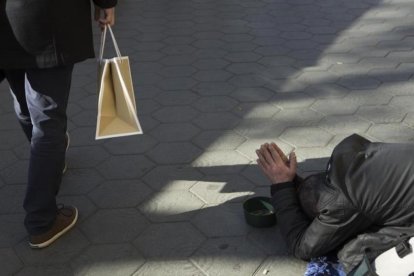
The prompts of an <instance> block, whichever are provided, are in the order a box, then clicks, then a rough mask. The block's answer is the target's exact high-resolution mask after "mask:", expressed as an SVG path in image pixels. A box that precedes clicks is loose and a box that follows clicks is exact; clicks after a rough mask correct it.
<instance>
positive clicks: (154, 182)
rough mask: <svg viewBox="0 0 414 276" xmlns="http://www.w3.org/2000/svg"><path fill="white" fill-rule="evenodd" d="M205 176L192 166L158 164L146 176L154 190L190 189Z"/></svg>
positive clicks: (145, 179) (146, 180) (147, 181)
mask: <svg viewBox="0 0 414 276" xmlns="http://www.w3.org/2000/svg"><path fill="white" fill-rule="evenodd" d="M203 177H204V176H203V175H202V174H201V173H200V172H198V171H197V170H196V169H195V168H193V167H192V166H179V165H175V166H157V167H156V168H154V169H153V170H151V171H150V172H149V173H148V174H146V175H145V176H144V181H145V182H146V183H147V184H148V186H149V187H151V188H152V189H154V190H157V191H161V190H188V189H189V188H190V187H191V186H193V185H194V183H196V182H197V181H198V180H201V179H202V178H203Z"/></svg>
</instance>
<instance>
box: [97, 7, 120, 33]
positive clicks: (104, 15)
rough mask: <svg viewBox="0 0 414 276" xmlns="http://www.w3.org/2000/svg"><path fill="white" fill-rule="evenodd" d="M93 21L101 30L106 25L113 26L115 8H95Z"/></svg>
mask: <svg viewBox="0 0 414 276" xmlns="http://www.w3.org/2000/svg"><path fill="white" fill-rule="evenodd" d="M95 21H98V24H99V27H100V28H101V30H103V29H104V28H105V26H106V25H109V26H113V25H114V24H115V8H110V9H101V8H99V7H96V6H95Z"/></svg>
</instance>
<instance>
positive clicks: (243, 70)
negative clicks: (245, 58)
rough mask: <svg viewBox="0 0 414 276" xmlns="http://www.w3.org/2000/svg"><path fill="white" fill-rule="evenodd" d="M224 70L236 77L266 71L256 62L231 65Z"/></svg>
mask: <svg viewBox="0 0 414 276" xmlns="http://www.w3.org/2000/svg"><path fill="white" fill-rule="evenodd" d="M226 70H227V71H229V72H232V73H234V74H238V75H244V74H252V73H260V72H263V71H265V70H266V67H265V66H263V65H261V64H259V63H256V62H240V63H232V64H230V65H229V66H227V67H226Z"/></svg>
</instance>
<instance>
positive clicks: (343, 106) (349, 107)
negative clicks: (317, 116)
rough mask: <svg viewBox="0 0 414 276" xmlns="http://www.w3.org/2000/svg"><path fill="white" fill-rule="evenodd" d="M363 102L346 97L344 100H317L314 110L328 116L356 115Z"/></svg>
mask: <svg viewBox="0 0 414 276" xmlns="http://www.w3.org/2000/svg"><path fill="white" fill-rule="evenodd" d="M360 104H361V102H360V100H359V99H358V98H353V97H349V98H347V97H345V98H343V99H322V100H317V101H316V102H315V103H314V104H313V105H312V109H315V110H316V111H319V112H322V113H323V114H326V115H347V114H354V113H355V112H356V111H357V109H358V108H359V106H360Z"/></svg>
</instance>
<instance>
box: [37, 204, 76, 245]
mask: <svg viewBox="0 0 414 276" xmlns="http://www.w3.org/2000/svg"><path fill="white" fill-rule="evenodd" d="M75 211H76V213H75V219H74V220H73V221H72V223H71V224H69V225H68V226H67V227H66V228H64V229H62V231H60V232H59V233H56V235H54V236H53V237H52V238H50V239H49V240H47V241H45V242H43V243H39V244H33V243H30V242H29V246H30V247H31V248H34V249H40V248H45V247H47V246H49V245H51V244H52V243H53V242H55V241H56V240H57V239H59V238H60V237H61V236H62V235H63V234H65V233H66V232H68V231H69V230H70V229H72V228H73V226H75V224H76V222H77V221H78V209H77V208H75Z"/></svg>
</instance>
